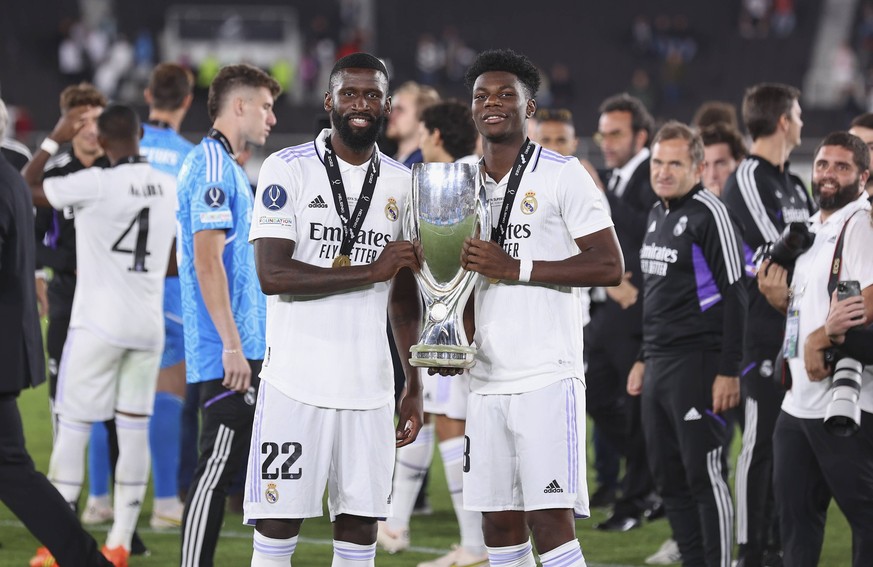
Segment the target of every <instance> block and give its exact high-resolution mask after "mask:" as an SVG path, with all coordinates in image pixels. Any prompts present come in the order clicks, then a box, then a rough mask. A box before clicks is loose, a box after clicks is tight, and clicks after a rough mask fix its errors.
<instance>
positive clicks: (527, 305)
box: [470, 146, 613, 394]
mask: <svg viewBox="0 0 873 567" xmlns="http://www.w3.org/2000/svg"><path fill="white" fill-rule="evenodd" d="M509 179H510V174H507V175H506V177H504V178H503V179H501V180H500V182H499V183H495V182H494V181H493V180H492V179H490V178H489V177H487V176H486V184H485V186H486V191H487V193H488V199H489V203H490V205H491V217H492V224H494V225H496V224H497V222H498V219H499V216H500V210H501V207H502V206H503V196H504V195H505V193H506V186H507V183H508V181H509ZM611 226H613V224H612V219H611V218H610V217H609V215H608V214H607V212H606V209H605V207H604V205H603V200H602V199H601V196H600V190H599V189H598V188H597V186H596V185H595V184H594V181H593V180H592V179H591V176H590V175H588V172H587V171H585V168H584V167H582V165H581V164H580V163H579V160H577V159H576V158H574V157H564V156H561V155H560V154H558V153H555V152H553V151H550V150H546V149H543V148H541V147H539V146H537V148H536V151H535V153H534V156H533V157H532V159H531V162H530V163H529V164H528V166H527V169H526V170H525V172H524V176H523V177H522V179H521V185H520V187H519V189H518V193H516V198H515V202H514V203H513V205H512V212H511V214H510V217H509V226H508V228H507V236H506V241H505V242H504V249H505V250H506V251H507V252H508V253H509V255H510V256H512V257H513V258H519V259H530V260H563V259H566V258H569V257H570V256H573V255H576V254H578V253H579V248H578V247H577V246H576V242H575V239H576V238H579V237H582V236H586V235H588V234H592V233H595V232H598V231H600V230H603V229H605V228H609V227H611ZM581 295H582V290H581V289H580V288H572V287H566V286H558V285H545V284H537V283H520V282H504V281H500V282H498V283H496V284H492V283H491V282H490V281H489V280H488V278H479V279H478V282H477V284H476V288H475V306H476V309H475V311H476V334H475V337H474V342H475V343H476V346H477V348H478V349H479V351H478V353H477V354H476V365H475V366H474V367H473V368H472V369H471V370H470V375H471V376H472V378H473V380H472V384H471V388H472V391H473V392H476V393H479V394H511V393H520V392H529V391H533V390H537V389H539V388H543V387H545V386H548V385H549V384H552V383H553V382H557V381H559V380H563V379H564V378H570V377H577V378H579V379H584V369H583V364H582V327H583V317H584V311H583V305H582V300H581Z"/></svg>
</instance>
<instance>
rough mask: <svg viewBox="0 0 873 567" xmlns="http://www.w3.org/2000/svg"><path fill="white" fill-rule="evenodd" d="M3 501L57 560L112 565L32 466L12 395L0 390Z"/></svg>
mask: <svg viewBox="0 0 873 567" xmlns="http://www.w3.org/2000/svg"><path fill="white" fill-rule="evenodd" d="M0 501H2V502H3V504H5V505H6V506H7V507H8V508H9V509H10V510H11V511H12V513H13V514H15V515H16V516H17V517H18V519H20V520H21V521H22V523H23V524H24V525H25V527H27V529H28V530H30V532H31V533H32V534H33V535H34V536H35V537H36V539H38V540H39V541H40V542H41V543H42V544H43V545H45V546H46V547H47V548H48V549H49V551H51V553H52V555H54V556H55V559H56V560H57V562H58V564H60V565H70V566H71V567H77V566H78V567H92V566H93V567H111V565H112V564H111V563H109V561H107V560H106V558H104V557H103V555H102V554H101V553H100V550H99V549H98V547H97V542H96V541H95V540H94V538H93V537H91V534H89V533H88V532H86V531H85V530H84V529H83V528H82V525H81V524H80V523H79V520H78V518H76V514H75V513H74V512H73V511H72V510H71V509H70V506H69V504H67V503H66V501H64V499H63V497H62V496H61V495H60V493H59V492H58V491H57V490H56V489H55V487H54V486H52V484H51V483H50V482H49V481H48V479H47V478H46V477H45V476H44V475H43V474H42V473H40V472H37V470H36V469H35V468H34V466H33V461H32V460H31V458H30V455H28V454H27V450H26V449H25V446H24V430H23V429H22V425H21V414H20V413H19V411H18V404H16V402H15V396H13V395H0Z"/></svg>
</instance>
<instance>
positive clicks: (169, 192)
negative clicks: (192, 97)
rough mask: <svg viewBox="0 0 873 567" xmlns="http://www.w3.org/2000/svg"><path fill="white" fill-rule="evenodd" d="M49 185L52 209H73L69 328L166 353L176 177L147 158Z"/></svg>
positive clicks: (46, 184)
mask: <svg viewBox="0 0 873 567" xmlns="http://www.w3.org/2000/svg"><path fill="white" fill-rule="evenodd" d="M43 188H44V189H45V195H46V198H47V199H48V201H49V203H51V205H52V207H54V208H55V209H62V208H64V207H73V209H74V211H75V219H76V262H77V271H78V279H77V281H76V294H75V296H74V298H73V312H72V315H71V318H70V328H71V329H72V328H76V327H83V328H87V329H88V330H90V331H91V332H93V333H94V334H96V335H97V336H99V337H100V338H102V339H103V340H105V341H106V342H108V343H110V344H113V345H116V346H120V347H124V348H131V349H138V350H160V349H161V348H163V344H164V309H163V298H164V278H165V277H166V275H167V264H168V263H169V259H170V248H171V246H172V244H173V238H174V237H175V235H176V208H177V206H178V205H177V202H176V178H175V177H173V176H172V175H168V174H166V173H163V172H161V171H158V170H156V169H154V168H153V167H151V166H150V165H149V164H148V163H147V162H145V161H142V162H138V163H121V164H119V165H116V166H115V167H110V168H107V169H101V168H97V167H92V168H89V169H83V170H82V171H78V172H76V173H73V174H71V175H66V176H63V177H51V178H49V179H46V180H45V181H43Z"/></svg>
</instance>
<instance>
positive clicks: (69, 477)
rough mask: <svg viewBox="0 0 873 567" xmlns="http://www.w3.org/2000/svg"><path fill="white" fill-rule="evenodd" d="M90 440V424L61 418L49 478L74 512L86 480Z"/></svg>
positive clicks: (50, 462) (50, 461) (59, 418)
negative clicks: (86, 456)
mask: <svg viewBox="0 0 873 567" xmlns="http://www.w3.org/2000/svg"><path fill="white" fill-rule="evenodd" d="M90 438H91V424H90V423H87V422H84V421H76V420H72V419H68V418H64V417H58V430H57V436H56V437H55V443H54V446H53V447H52V456H51V459H50V460H49V470H48V478H49V480H50V481H52V484H53V485H55V488H57V489H58V492H60V493H61V496H63V497H64V500H66V501H67V502H69V503H70V506H72V507H73V508H74V509H75V506H76V502H77V501H78V500H79V493H80V492H81V491H82V483H83V482H84V481H85V449H87V447H88V440H89V439H90Z"/></svg>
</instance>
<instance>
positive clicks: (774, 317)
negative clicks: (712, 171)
mask: <svg viewBox="0 0 873 567" xmlns="http://www.w3.org/2000/svg"><path fill="white" fill-rule="evenodd" d="M722 199H723V200H724V202H725V204H726V205H727V207H728V209H730V211H731V213H732V214H733V215H734V217H735V218H736V219H737V222H739V225H740V229H741V230H742V237H743V252H744V257H745V261H746V273H747V274H748V275H749V276H750V279H749V280H748V294H749V324H748V325H747V327H746V331H747V336H746V347H747V348H752V349H759V348H762V347H763V348H771V349H775V350H774V351H773V356H774V357H775V356H776V353H777V352H778V349H779V346H780V345H781V343H782V330H783V325H784V323H785V317H784V316H783V315H782V314H781V313H779V312H778V311H776V310H775V309H773V307H771V306H770V304H769V303H767V300H766V299H765V298H764V296H763V295H761V292H759V291H758V286H757V282H755V280H754V279H753V278H754V275H755V272H754V266H753V263H752V257H753V256H754V253H755V251H756V250H757V249H758V248H760V247H761V246H762V245H764V244H766V243H768V242H774V241H776V240H777V239H778V238H779V236H780V235H781V234H782V230H783V229H784V228H785V225H786V224H788V223H790V222H805V221H806V220H807V219H809V217H810V216H811V215H812V213H814V212H815V209H816V207H815V204H814V203H813V201H812V199H811V198H810V196H809V194H808V193H807V191H806V188H805V187H804V185H803V182H802V181H801V180H800V178H799V177H797V176H796V175H794V174H793V173H791V172H789V171H788V166H787V164H786V165H785V167H784V168H782V169H780V168H778V167H776V166H775V165H773V164H772V163H770V162H769V161H767V160H766V159H764V158H762V157H759V156H755V155H752V156H749V157H747V158H746V159H744V160H743V161H741V162H740V165H739V166H738V167H737V170H736V171H735V172H734V173H733V174H731V176H730V177H729V178H728V180H727V182H726V183H725V186H724V189H723V190H722Z"/></svg>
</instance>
